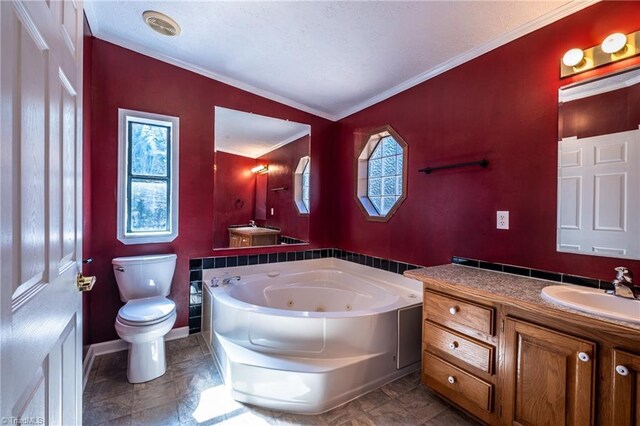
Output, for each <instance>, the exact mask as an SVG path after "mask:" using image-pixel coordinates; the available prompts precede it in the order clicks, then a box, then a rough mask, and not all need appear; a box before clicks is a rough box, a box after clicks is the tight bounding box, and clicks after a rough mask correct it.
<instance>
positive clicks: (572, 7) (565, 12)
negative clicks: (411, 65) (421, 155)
mask: <svg viewBox="0 0 640 426" xmlns="http://www.w3.org/2000/svg"><path fill="white" fill-rule="evenodd" d="M92 1H95V0H87V1H86V2H85V12H86V14H87V20H88V21H89V26H90V27H91V30H92V31H93V34H94V36H95V37H96V38H99V39H101V40H104V41H107V42H109V43H113V44H115V45H118V46H120V47H124V48H125V49H129V50H133V51H135V52H137V53H140V54H142V55H145V56H148V57H150V58H153V59H157V60H159V61H162V62H166V63H169V64H171V65H175V66H177V67H180V68H183V69H186V70H189V71H192V72H195V73H197V74H200V75H203V76H205V77H208V78H211V79H214V80H217V81H219V82H221V83H224V84H228V85H230V86H233V87H236V88H238V89H241V90H244V91H247V92H250V93H253V94H255V95H258V96H262V97H264V98H267V99H270V100H272V101H275V102H279V103H281V104H284V105H287V106H290V107H292V108H295V109H298V110H300V111H304V112H306V113H309V114H313V115H315V116H318V117H321V118H324V119H326V120H330V121H339V120H342V119H343V118H345V117H348V116H350V115H352V114H355V113H357V112H360V111H362V110H364V109H366V108H368V107H370V106H372V105H375V104H377V103H379V102H381V101H384V100H385V99H388V98H390V97H392V96H394V95H397V94H398V93H401V92H403V91H405V90H407V89H410V88H412V87H414V86H416V85H418V84H420V83H423V82H424V81H426V80H429V79H431V78H434V77H436V76H438V75H440V74H442V73H444V72H446V71H449V70H451V69H453V68H455V67H457V66H459V65H462V64H464V63H465V62H468V61H471V60H472V59H475V58H477V57H478V56H481V55H484V54H485V53H488V52H490V51H491V50H493V49H496V48H498V47H500V46H503V45H505V44H507V43H509V42H511V41H513V40H515V39H517V38H520V37H522V36H524V35H526V34H529V33H531V32H533V31H536V30H538V29H540V28H542V27H544V26H546V25H549V24H551V23H553V22H555V21H558V20H560V19H562V18H564V17H566V16H569V15H571V14H573V13H575V12H578V11H580V10H582V9H585V8H587V7H589V6H591V5H593V4H596V3H598V2H600V1H601V0H572V1H571V2H569V3H567V4H565V5H562V6H560V7H558V8H556V9H554V10H552V11H551V12H549V13H546V14H544V15H542V16H540V17H539V18H537V19H535V20H533V21H530V22H528V23H526V24H525V25H522V26H520V27H518V28H516V29H514V30H512V31H509V32H508V33H505V34H503V35H501V36H500V37H497V38H495V39H493V40H490V41H489V42H487V43H484V44H482V45H480V46H477V47H475V48H473V49H471V50H469V51H467V52H464V53H462V54H460V55H457V56H455V57H453V58H451V59H449V60H448V61H445V62H443V63H441V64H440V65H437V66H435V67H434V68H431V69H429V70H427V71H425V72H423V73H421V74H419V75H417V76H415V77H413V78H410V79H408V80H405V81H404V82H402V83H400V84H398V85H396V86H394V87H392V88H390V89H387V90H385V91H384V92H382V93H380V94H378V95H376V96H373V97H371V98H369V99H367V100H365V101H363V102H360V103H359V104H357V105H355V106H353V107H351V108H347V109H345V110H343V111H341V112H340V113H338V114H331V113H328V112H326V111H321V110H319V109H317V108H313V107H310V106H308V105H305V104H302V103H300V102H298V101H294V100H292V99H289V98H287V97H285V96H281V95H277V94H275V93H273V92H270V91H267V90H263V89H260V88H257V87H255V86H253V85H250V84H247V83H243V82H241V81H239V80H236V79H234V78H231V77H228V76H225V75H221V74H217V73H214V72H212V71H209V70H206V69H204V68H201V67H199V66H196V65H194V64H191V63H188V62H185V61H182V60H180V59H176V58H174V57H171V56H169V55H165V54H162V53H158V52H155V51H152V50H151V49H148V48H146V47H144V46H141V45H139V44H137V43H132V42H130V41H126V40H123V39H121V38H120V37H117V36H114V35H113V34H108V33H103V32H101V31H100V27H99V25H98V20H97V17H96V16H95V13H94V10H93V5H92Z"/></svg>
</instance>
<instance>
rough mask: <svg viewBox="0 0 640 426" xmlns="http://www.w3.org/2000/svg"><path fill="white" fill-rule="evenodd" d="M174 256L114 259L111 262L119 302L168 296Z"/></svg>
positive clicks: (174, 267) (174, 266)
mask: <svg viewBox="0 0 640 426" xmlns="http://www.w3.org/2000/svg"><path fill="white" fill-rule="evenodd" d="M176 258H177V256H176V255H175V254H156V255H148V256H129V257H116V258H115V259H113V260H112V261H111V264H112V265H113V273H114V274H115V276H116V281H117V283H118V290H119V291H120V300H122V301H123V302H128V301H129V300H132V299H140V298H143V297H153V296H168V295H169V291H170V290H171V280H172V279H173V272H174V271H175V269H176Z"/></svg>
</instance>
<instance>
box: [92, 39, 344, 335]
mask: <svg viewBox="0 0 640 426" xmlns="http://www.w3.org/2000/svg"><path fill="white" fill-rule="evenodd" d="M92 58H93V61H92V64H91V66H92V72H91V78H92V80H93V83H92V84H93V89H92V91H91V92H86V93H91V96H92V99H91V100H92V102H91V108H90V110H91V111H90V113H91V114H92V117H93V120H92V124H91V139H90V141H91V161H90V167H91V176H92V179H91V188H90V192H91V197H90V198H91V209H90V210H89V211H87V212H86V214H89V215H90V217H91V232H87V234H86V236H87V238H90V240H91V245H90V250H88V253H87V254H88V255H91V256H93V258H94V264H93V266H92V269H91V270H92V272H93V273H94V274H95V275H96V276H97V278H98V282H97V284H96V286H95V287H94V289H93V291H92V292H91V293H90V295H89V303H88V308H89V312H90V318H89V317H88V318H87V320H86V321H85V327H86V328H87V329H88V332H89V335H90V343H97V342H103V341H106V340H111V339H116V338H118V336H117V334H116V332H115V330H114V326H113V324H114V321H115V318H116V315H117V312H118V309H119V308H120V306H122V302H121V301H120V298H119V296H118V289H117V285H116V282H115V278H114V275H113V271H112V269H111V259H112V258H114V257H117V256H133V255H140V254H149V253H168V252H174V253H177V254H178V263H177V267H176V271H175V275H174V279H173V285H172V289H171V296H170V297H171V298H172V299H173V300H174V301H175V302H176V305H177V310H178V319H177V321H176V325H175V326H176V327H182V326H186V325H187V322H188V321H187V320H188V305H189V300H188V296H189V294H188V292H189V290H188V285H187V281H188V268H189V266H188V264H189V259H190V258H193V257H203V256H213V255H225V254H230V253H234V254H237V253H238V251H237V250H221V251H216V252H215V253H214V252H213V251H212V247H213V196H214V195H215V194H214V190H215V188H214V177H213V156H214V148H213V135H214V117H213V112H214V107H216V106H221V107H225V108H231V109H236V110H240V111H246V112H252V113H255V114H260V115H266V116H270V117H275V118H279V119H289V120H292V121H295V122H298V123H306V124H309V125H311V128H312V131H313V141H312V143H311V145H312V146H311V158H312V160H311V161H312V168H311V170H312V191H313V193H314V194H315V195H316V197H314V199H313V200H312V206H311V208H312V213H311V216H312V217H311V228H310V238H311V240H312V241H313V243H312V244H311V245H310V247H312V248H313V247H328V246H331V245H332V244H333V239H332V235H331V234H330V233H329V232H327V228H328V226H329V224H330V223H331V222H332V220H331V217H332V214H333V209H332V207H331V202H330V201H329V199H330V198H331V195H330V194H329V192H328V190H327V189H328V188H329V185H328V184H327V183H326V182H325V181H327V180H329V179H330V176H331V168H332V167H331V166H332V165H331V162H330V159H325V160H323V158H325V157H324V156H323V155H322V152H326V151H325V150H326V149H327V143H330V141H331V140H333V139H334V138H335V134H334V127H335V124H333V123H331V122H329V121H327V120H325V119H322V118H319V117H316V116H314V115H311V114H308V113H305V112H302V111H299V110H296V109H294V108H291V107H288V106H285V105H282V104H279V103H277V102H274V101H271V100H268V99H265V98H262V97H260V96H257V95H253V94H251V93H248V92H245V91H242V90H239V89H236V88H234V87H231V86H228V85H226V84H223V83H220V82H218V81H214V80H211V79H209V78H206V77H203V76H201V75H198V74H195V73H193V72H190V71H186V70H184V69H181V68H178V67H175V66H173V65H169V64H167V63H164V62H161V61H158V60H155V59H151V58H149V57H147V56H144V55H140V54H138V53H134V52H132V51H130V50H127V49H124V48H121V47H118V46H115V45H113V44H110V43H107V42H105V41H102V40H98V39H94V40H93V56H92ZM118 108H126V109H133V110H138V111H148V112H153V113H158V114H166V115H172V116H177V117H179V118H180V216H179V218H180V223H179V232H180V235H179V236H178V237H177V238H176V239H175V240H174V241H173V242H171V243H167V244H146V245H129V246H127V245H124V244H122V243H120V242H119V241H118V240H117V239H116V181H117V179H116V178H117V176H116V175H117V167H118V161H117V151H118ZM327 141H329V142H327ZM328 160H329V161H328ZM323 182H325V183H323ZM281 250H283V251H284V250H286V248H282V249H281ZM264 251H265V249H260V248H257V249H247V250H243V253H245V254H247V253H260V252H264Z"/></svg>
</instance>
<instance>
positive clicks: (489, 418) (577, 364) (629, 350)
mask: <svg viewBox="0 0 640 426" xmlns="http://www.w3.org/2000/svg"><path fill="white" fill-rule="evenodd" d="M422 347H423V361H422V381H423V383H424V384H425V385H427V386H428V387H429V388H431V389H433V390H435V391H436V392H437V393H439V394H440V395H442V396H443V397H445V398H446V399H448V400H449V401H451V402H453V403H454V404H455V405H457V406H458V407H460V408H462V409H463V410H465V411H467V412H468V413H470V414H472V415H473V416H474V417H476V418H477V419H479V420H481V421H482V422H484V423H486V424H491V425H498V424H500V425H567V426H569V425H577V426H582V425H585V426H588V425H607V426H608V425H614V426H629V425H635V426H640V333H638V331H637V330H634V329H630V328H626V327H624V326H619V325H616V324H612V323H608V322H605V321H602V320H597V319H595V318H589V317H584V316H580V315H577V314H573V313H570V312H566V311H559V310H555V309H552V308H549V307H546V306H543V305H536V306H534V305H523V304H520V303H513V302H511V299H509V298H508V297H505V296H494V297H491V298H489V297H481V296H478V295H474V294H469V293H468V292H465V291H464V289H459V287H456V286H454V285H449V284H447V283H441V282H440V281H434V282H425V284H424V304H423V334H422ZM616 369H617V370H618V371H616Z"/></svg>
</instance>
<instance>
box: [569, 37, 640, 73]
mask: <svg viewBox="0 0 640 426" xmlns="http://www.w3.org/2000/svg"><path fill="white" fill-rule="evenodd" d="M638 47H640V31H636V32H633V33H630V34H627V35H625V34H623V33H620V32H616V33H613V34H609V35H608V36H607V37H606V38H605V39H604V40H603V42H602V44H599V45H598V46H593V47H590V48H588V49H577V48H574V49H571V50H568V51H567V53H565V54H564V56H563V57H562V60H561V61H560V77H562V78H563V77H568V76H570V75H574V74H578V73H581V72H583V71H587V70H590V69H593V68H597V67H600V66H603V65H607V64H610V63H612V62H616V61H619V60H622V59H626V58H630V57H632V56H635V55H637V54H638V53H640V51H639V49H638Z"/></svg>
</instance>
